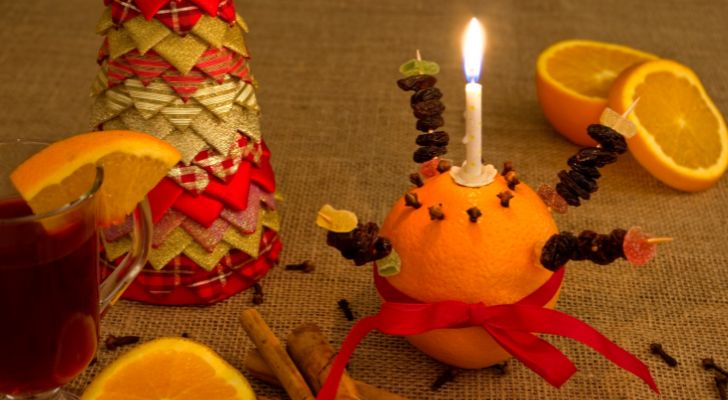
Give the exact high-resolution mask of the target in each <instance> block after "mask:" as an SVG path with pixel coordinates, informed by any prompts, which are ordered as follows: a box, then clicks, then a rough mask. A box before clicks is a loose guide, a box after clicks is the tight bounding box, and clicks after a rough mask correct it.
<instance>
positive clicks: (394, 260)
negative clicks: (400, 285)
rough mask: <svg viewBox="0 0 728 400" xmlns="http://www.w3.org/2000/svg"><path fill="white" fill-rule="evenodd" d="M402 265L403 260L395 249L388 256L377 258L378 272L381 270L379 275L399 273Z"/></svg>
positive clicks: (385, 275) (386, 275)
mask: <svg viewBox="0 0 728 400" xmlns="http://www.w3.org/2000/svg"><path fill="white" fill-rule="evenodd" d="M401 267H402V262H401V261H400V259H399V255H398V254H397V252H396V251H395V250H394V249H392V252H391V253H389V254H388V255H387V256H386V257H384V258H382V259H379V260H377V272H379V275H380V276H383V277H388V276H394V275H397V274H399V271H400V269H401Z"/></svg>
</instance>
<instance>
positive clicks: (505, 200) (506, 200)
mask: <svg viewBox="0 0 728 400" xmlns="http://www.w3.org/2000/svg"><path fill="white" fill-rule="evenodd" d="M496 196H498V198H499V199H500V204H501V207H505V208H508V207H510V205H511V199H512V198H513V193H511V192H510V190H506V191H504V192H500V193H498V194H497V195H496Z"/></svg>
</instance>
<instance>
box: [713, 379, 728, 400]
mask: <svg viewBox="0 0 728 400" xmlns="http://www.w3.org/2000/svg"><path fill="white" fill-rule="evenodd" d="M713 379H714V380H715V387H716V388H718V396H720V400H728V377H727V376H725V375H721V374H716V375H715V377H714V378H713Z"/></svg>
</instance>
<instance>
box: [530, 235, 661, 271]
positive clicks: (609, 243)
mask: <svg viewBox="0 0 728 400" xmlns="http://www.w3.org/2000/svg"><path fill="white" fill-rule="evenodd" d="M671 240H672V238H654V237H652V236H650V235H648V234H646V233H644V232H643V231H642V229H641V228H640V227H638V226H634V227H632V228H630V229H629V230H624V229H614V230H613V231H612V232H610V233H609V234H599V233H596V232H594V231H589V230H587V231H583V232H581V233H580V234H579V236H575V235H574V234H573V233H571V232H566V231H564V232H561V233H558V234H555V235H553V236H551V237H550V238H549V240H548V241H547V242H546V244H545V245H544V246H543V248H542V249H541V254H540V256H539V259H540V261H541V265H543V266H544V267H545V268H546V269H549V270H551V271H556V270H557V269H559V268H561V267H562V266H563V265H564V264H566V262H568V261H570V260H574V261H579V260H589V261H591V262H593V263H595V264H599V265H607V264H610V263H612V262H614V261H615V260H617V259H619V258H624V259H627V261H629V262H630V263H631V264H632V265H635V266H640V265H643V264H645V263H647V262H648V261H649V260H651V259H652V258H653V257H654V256H655V252H656V247H657V244H658V243H662V242H666V241H671Z"/></svg>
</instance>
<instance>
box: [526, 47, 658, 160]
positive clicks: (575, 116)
mask: <svg viewBox="0 0 728 400" xmlns="http://www.w3.org/2000/svg"><path fill="white" fill-rule="evenodd" d="M656 58H657V57H656V56H654V55H652V54H649V53H645V52H642V51H639V50H635V49H632V48H629V47H626V46H621V45H617V44H612V43H604V42H597V41H593V40H564V41H561V42H558V43H555V44H553V45H551V46H550V47H548V48H547V49H546V50H544V51H543V52H541V54H540V55H539V56H538V61H537V62H536V94H537V95H538V102H539V104H540V105H541V109H542V110H543V113H544V115H545V116H546V119H547V120H548V121H549V123H551V125H552V126H553V127H554V129H555V130H556V131H557V132H559V133H560V134H562V135H564V136H565V137H566V138H567V139H569V140H570V141H572V142H574V143H576V144H578V145H582V146H594V145H596V142H595V141H594V140H593V139H592V138H590V137H589V135H588V134H587V133H586V128H587V127H588V126H589V125H591V124H596V123H598V122H599V116H600V115H601V113H602V111H604V107H606V106H607V96H608V94H609V88H610V86H611V85H612V83H613V82H614V80H615V79H616V78H617V76H618V75H619V74H620V72H622V71H624V70H625V69H627V68H629V67H630V66H632V65H635V64H639V63H641V62H644V61H648V60H654V59H656Z"/></svg>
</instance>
